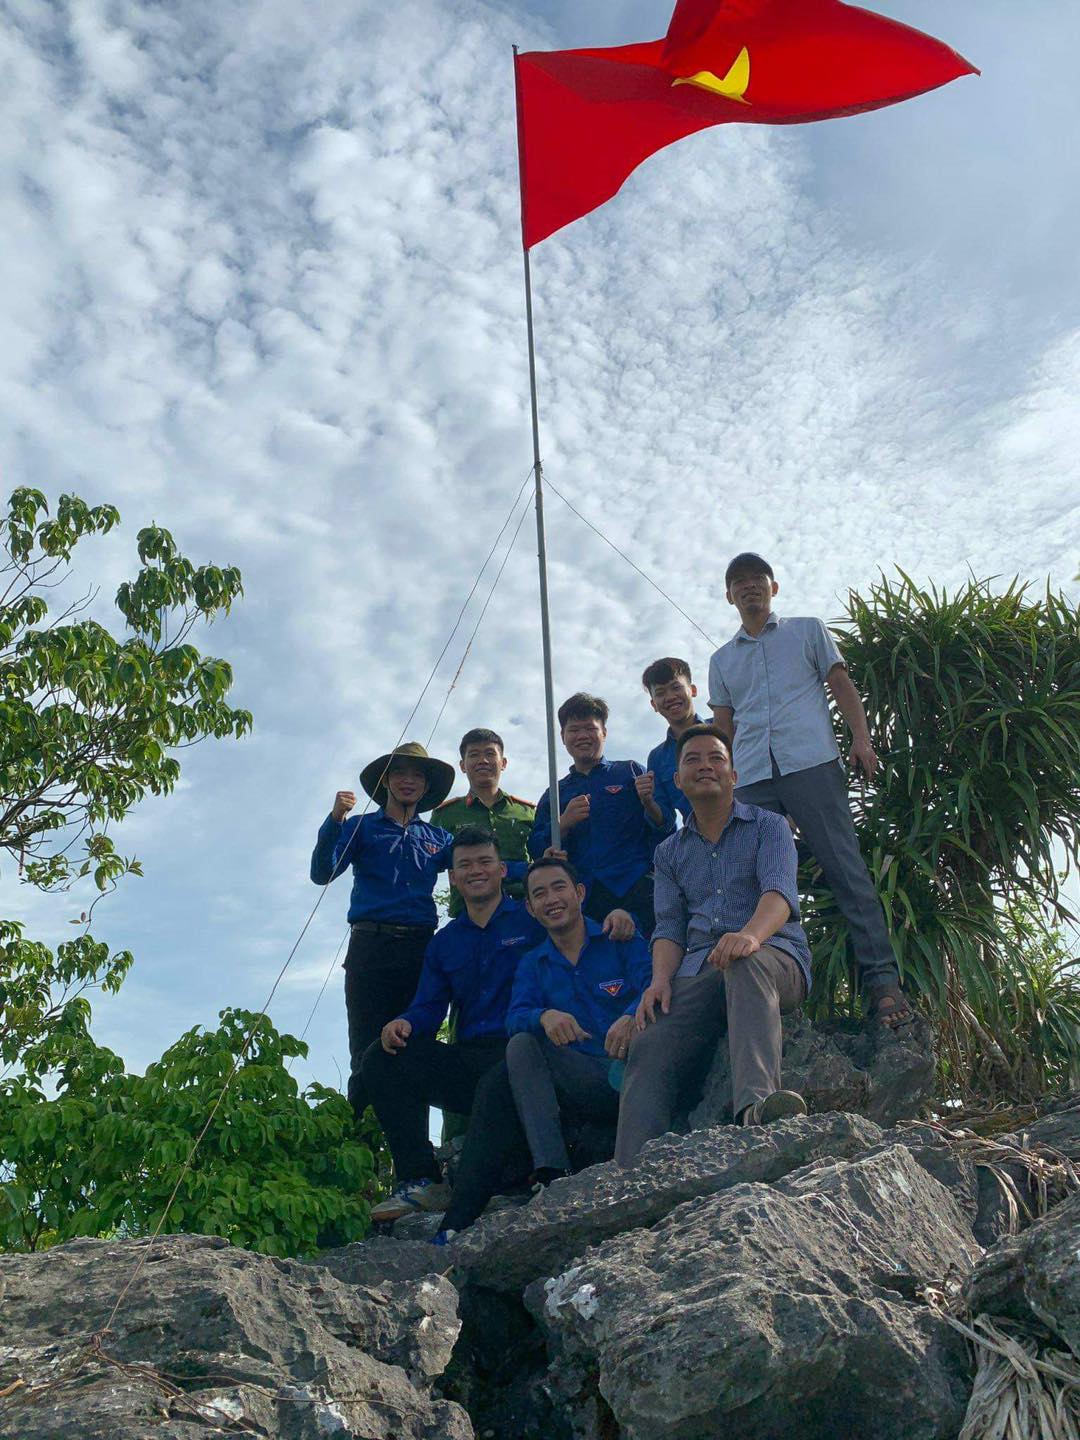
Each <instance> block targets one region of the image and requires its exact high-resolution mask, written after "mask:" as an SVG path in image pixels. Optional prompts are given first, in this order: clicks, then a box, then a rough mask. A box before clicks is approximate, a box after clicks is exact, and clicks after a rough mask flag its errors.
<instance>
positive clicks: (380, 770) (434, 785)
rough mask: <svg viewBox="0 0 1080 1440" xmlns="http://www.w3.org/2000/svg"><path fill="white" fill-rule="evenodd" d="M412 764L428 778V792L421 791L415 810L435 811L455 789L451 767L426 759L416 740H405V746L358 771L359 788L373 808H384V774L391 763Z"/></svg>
mask: <svg viewBox="0 0 1080 1440" xmlns="http://www.w3.org/2000/svg"><path fill="white" fill-rule="evenodd" d="M397 759H402V760H414V761H415V762H416V764H417V765H418V766H419V767H420V769H421V770H423V772H424V774H425V775H426V776H427V787H428V788H427V789H426V790H425V791H424V796H423V799H422V800H421V801H420V802H419V804H418V805H417V807H416V808H417V810H434V808H435V806H436V805H441V804H442V802H443V801H444V800H445V799H446V797H447V796H448V795H449V794H450V791H451V790H452V789H453V788H454V780H455V779H456V778H457V772H456V771H455V769H454V767H453V766H452V765H448V764H447V763H446V761H445V760H436V759H435V757H434V756H432V755H429V754H428V753H427V751H426V750H425V749H424V747H423V745H420V744H418V743H417V742H416V741H415V740H406V742H405V744H404V745H398V746H397V747H396V748H395V749H393V750H391V751H390V752H389V753H388V754H386V755H380V756H379V758H378V759H377V760H372V762H371V764H370V765H365V766H364V768H363V770H361V771H360V784H361V785H362V786H363V787H364V790H365V792H366V793H367V794H368V795H370V796H371V798H372V800H374V801H375V804H376V805H385V804H386V802H387V799H388V798H389V796H388V794H387V790H386V772H387V771H388V770H389V769H390V762H391V761H392V760H397Z"/></svg>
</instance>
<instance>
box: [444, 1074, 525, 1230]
mask: <svg viewBox="0 0 1080 1440" xmlns="http://www.w3.org/2000/svg"><path fill="white" fill-rule="evenodd" d="M532 1168H533V1163H532V1156H531V1154H530V1153H529V1142H528V1141H527V1140H526V1138H525V1131H524V1130H523V1129H522V1126H521V1121H520V1119H519V1118H518V1112H517V1106H516V1105H515V1104H514V1092H513V1091H512V1090H511V1089H510V1075H509V1072H508V1070H507V1068H506V1061H505V1060H500V1062H499V1063H498V1065H493V1066H492V1068H491V1069H490V1070H489V1071H488V1072H487V1074H486V1075H485V1076H484V1078H483V1079H482V1080H481V1081H480V1084H479V1085H478V1086H477V1087H476V1098H475V1100H474V1101H473V1107H472V1113H471V1114H470V1116H469V1133H468V1134H467V1135H466V1136H465V1148H464V1150H463V1151H462V1154H461V1163H460V1164H459V1165H458V1169H457V1175H456V1177H455V1179H454V1197H453V1199H452V1200H451V1201H450V1208H449V1209H448V1210H447V1212H446V1214H445V1215H444V1216H443V1222H442V1223H443V1226H444V1227H445V1228H446V1229H447V1230H464V1229H466V1228H467V1227H468V1226H469V1225H471V1224H472V1223H473V1221H474V1220H475V1219H477V1217H478V1216H480V1215H482V1214H483V1211H484V1207H485V1206H486V1205H487V1203H488V1201H489V1200H490V1199H491V1197H492V1196H493V1195H494V1194H496V1192H497V1191H498V1190H499V1189H500V1188H501V1187H502V1186H503V1185H504V1184H505V1183H506V1181H507V1180H508V1179H509V1178H511V1177H512V1178H514V1179H520V1180H524V1178H525V1177H526V1175H528V1174H529V1173H530V1171H531V1170H532Z"/></svg>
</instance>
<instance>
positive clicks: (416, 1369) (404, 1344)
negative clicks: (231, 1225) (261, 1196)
mask: <svg viewBox="0 0 1080 1440" xmlns="http://www.w3.org/2000/svg"><path fill="white" fill-rule="evenodd" d="M147 1243H148V1242H146V1241H127V1242H123V1241H102V1240H76V1241H72V1242H71V1243H69V1244H67V1245H61V1246H58V1247H56V1249H53V1250H47V1251H45V1252H43V1253H42V1254H38V1255H10V1256H3V1257H0V1313H2V1315H3V1330H2V1334H0V1391H4V1390H7V1389H8V1387H12V1386H14V1387H16V1388H14V1389H12V1390H11V1391H10V1393H9V1394H8V1395H7V1397H6V1398H5V1399H4V1400H0V1436H3V1437H8V1440H14V1437H18V1440H151V1437H153V1440H188V1437H192V1440H195V1437H199V1440H202V1437H206V1436H216V1435H226V1434H239V1433H249V1434H255V1435H262V1436H266V1437H273V1440H323V1437H325V1436H328V1435H337V1436H340V1437H342V1440H391V1437H394V1440H405V1437H424V1440H429V1437H430V1440H436V1437H439V1440H444V1437H451V1440H468V1437H471V1436H472V1433H473V1432H472V1426H471V1424H470V1422H469V1420H468V1417H467V1415H466V1414H465V1412H464V1411H463V1410H462V1409H461V1408H460V1407H459V1406H457V1405H454V1404H451V1403H449V1402H447V1401H444V1400H437V1399H433V1398H432V1397H431V1394H430V1385H431V1382H432V1380H433V1379H434V1378H435V1377H436V1376H438V1375H439V1374H441V1373H442V1370H443V1369H444V1368H445V1366H446V1364H447V1361H448V1360H449V1358H450V1354H451V1351H452V1349H453V1347H454V1344H455V1342H456V1340H457V1336H458V1331H459V1328H460V1327H459V1322H458V1318H457V1294H456V1292H455V1290H454V1288H453V1286H452V1285H450V1284H449V1282H448V1281H447V1280H445V1279H444V1278H442V1277H441V1276H439V1275H437V1274H434V1273H431V1274H429V1275H427V1276H425V1277H424V1278H422V1279H418V1280H407V1281H404V1280H403V1281H398V1280H387V1281H380V1282H379V1283H377V1284H371V1283H368V1282H367V1280H364V1281H361V1282H360V1283H345V1282H343V1281H342V1280H339V1279H338V1278H336V1277H335V1276H334V1274H332V1273H331V1270H330V1269H329V1268H328V1267H319V1266H313V1265H307V1264H303V1263H300V1262H298V1261H292V1260H277V1259H273V1258H270V1257H267V1256H263V1255H255V1254H252V1253H250V1252H249V1251H245V1250H240V1249H236V1248H233V1247H231V1246H228V1245H227V1244H226V1243H225V1242H224V1241H222V1240H218V1239H215V1238H212V1237H206V1236H193V1235H173V1236H167V1237H163V1238H162V1239H161V1240H159V1241H158V1242H157V1244H156V1245H155V1246H154V1248H153V1250H152V1251H151V1252H150V1255H149V1258H148V1260H147V1263H146V1265H145V1267H144V1269H143V1271H142V1273H141V1275H140V1277H139V1279H138V1280H137V1281H136V1282H135V1284H134V1285H133V1286H132V1288H131V1290H130V1291H129V1293H128V1295H127V1297H126V1299H125V1300H124V1303H123V1304H122V1306H121V1308H120V1310H119V1313H118V1315H117V1317H116V1319H115V1320H114V1321H113V1322H112V1324H111V1326H110V1329H109V1331H108V1334H107V1335H106V1336H105V1337H104V1340H103V1343H102V1345H101V1347H100V1348H96V1347H93V1346H91V1347H90V1348H89V1349H87V1348H86V1345H87V1342H88V1341H89V1340H90V1338H91V1337H92V1336H93V1335H94V1333H95V1332H97V1331H99V1330H100V1329H101V1327H102V1326H103V1325H104V1324H105V1322H106V1320H107V1319H108V1316H109V1314H110V1311H111V1310H112V1307H113V1304H114V1302H115V1301H116V1299H117V1297H118V1296H119V1294H120V1292H121V1290H122V1288H123V1286H124V1284H125V1283H126V1281H127V1280H128V1278H129V1276H130V1275H131V1273H132V1271H133V1268H134V1266H135V1264H136V1261H137V1259H138V1258H139V1256H140V1254H142V1253H144V1251H145V1247H146V1245H147ZM80 1347H82V1348H81V1353H80ZM18 1382H22V1383H21V1384H19V1383H18Z"/></svg>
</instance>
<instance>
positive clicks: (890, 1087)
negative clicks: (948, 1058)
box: [690, 1014, 934, 1129]
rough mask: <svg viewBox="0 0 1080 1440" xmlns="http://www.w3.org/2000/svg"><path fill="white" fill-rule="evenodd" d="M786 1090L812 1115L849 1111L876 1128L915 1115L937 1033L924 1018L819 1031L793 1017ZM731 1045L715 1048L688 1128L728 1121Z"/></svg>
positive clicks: (927, 1085)
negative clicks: (888, 1027)
mask: <svg viewBox="0 0 1080 1440" xmlns="http://www.w3.org/2000/svg"><path fill="white" fill-rule="evenodd" d="M782 1077H783V1083H784V1087H785V1089H788V1090H797V1091H798V1092H799V1094H800V1095H802V1096H803V1098H804V1099H805V1100H806V1103H807V1105H808V1106H809V1107H810V1111H811V1113H812V1114H824V1113H825V1112H827V1111H829V1110H846V1111H849V1112H851V1113H853V1114H859V1115H866V1116H868V1117H869V1118H870V1119H871V1120H874V1121H876V1122H877V1123H878V1124H879V1125H886V1126H887V1125H895V1124H896V1122H897V1121H898V1120H911V1119H914V1117H915V1116H916V1115H918V1113H919V1111H920V1110H921V1108H922V1106H923V1105H924V1104H925V1102H926V1101H927V1100H928V1099H929V1098H930V1096H931V1095H932V1093H933V1089H934V1045H933V1032H932V1030H931V1028H930V1025H929V1024H928V1023H927V1021H926V1020H925V1019H923V1017H922V1016H917V1017H916V1019H915V1020H914V1021H913V1022H912V1023H911V1024H910V1025H905V1026H902V1027H901V1028H900V1029H899V1030H897V1031H883V1032H878V1031H875V1030H872V1029H870V1028H868V1027H866V1026H856V1025H854V1024H847V1023H837V1024H835V1025H823V1024H822V1025H814V1024H811V1022H810V1021H809V1020H807V1019H806V1018H805V1017H804V1016H802V1015H800V1014H796V1015H793V1016H789V1017H786V1018H785V1020H784V1059H783V1071H782ZM731 1104H732V1100H731V1068H730V1065H729V1062H728V1047H727V1044H726V1043H725V1042H724V1041H721V1042H720V1044H719V1045H718V1046H717V1050H716V1055H715V1057H714V1059H713V1062H712V1065H711V1067H710V1069H709V1073H708V1076H707V1078H706V1081H705V1085H704V1089H703V1091H702V1098H701V1100H700V1101H699V1103H698V1104H697V1105H696V1107H695V1108H694V1109H693V1110H692V1111H691V1112H690V1125H691V1127H692V1128H694V1129H697V1128H698V1127H699V1126H703V1125H718V1124H723V1123H725V1122H727V1121H729V1120H730V1119H731Z"/></svg>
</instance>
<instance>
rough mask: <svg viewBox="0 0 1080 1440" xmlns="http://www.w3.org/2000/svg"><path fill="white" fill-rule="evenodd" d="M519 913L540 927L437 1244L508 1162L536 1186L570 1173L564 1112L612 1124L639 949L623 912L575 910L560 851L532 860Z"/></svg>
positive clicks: (644, 970)
mask: <svg viewBox="0 0 1080 1440" xmlns="http://www.w3.org/2000/svg"><path fill="white" fill-rule="evenodd" d="M525 885H526V897H527V898H526V905H527V906H528V909H529V913H530V914H531V915H532V916H533V918H534V919H535V920H537V921H538V922H539V924H540V925H541V926H543V928H544V930H546V931H547V940H546V941H545V942H544V943H543V944H541V945H540V946H538V947H537V948H536V949H535V950H531V951H530V952H529V953H528V954H527V955H526V956H525V957H524V959H523V960H522V961H521V963H520V964H519V966H518V969H517V972H516V974H515V976H514V983H513V988H512V990H511V995H510V1006H509V1009H508V1011H507V1016H506V1026H507V1030H508V1031H509V1032H510V1036H511V1038H510V1042H509V1044H508V1045H507V1047H506V1059H505V1061H504V1062H503V1064H502V1065H500V1066H498V1067H497V1068H496V1069H494V1070H491V1071H490V1072H489V1073H488V1074H487V1075H485V1076H484V1078H483V1080H482V1081H481V1083H480V1085H479V1087H478V1088H477V1093H476V1100H475V1103H474V1106H473V1112H472V1118H471V1121H470V1125H469V1134H468V1137H467V1139H466V1141H465V1149H464V1152H463V1154H462V1157H461V1165H460V1168H459V1172H458V1178H457V1182H456V1184H455V1186H454V1196H453V1200H452V1201H451V1203H450V1207H449V1209H448V1210H447V1212H446V1214H445V1216H444V1217H443V1227H444V1228H443V1229H442V1230H441V1231H440V1232H439V1234H438V1236H437V1237H436V1240H437V1242H438V1243H440V1244H442V1243H445V1242H446V1241H447V1240H449V1239H450V1238H452V1236H453V1235H454V1234H455V1233H456V1232H457V1231H459V1230H464V1229H465V1228H466V1226H468V1225H471V1224H472V1223H473V1221H474V1220H475V1219H476V1218H477V1216H478V1215H480V1213H481V1212H482V1211H483V1209H484V1206H485V1205H486V1204H487V1202H488V1201H489V1200H490V1199H491V1197H492V1195H493V1194H494V1193H495V1190H496V1188H497V1186H498V1184H499V1181H500V1178H501V1177H502V1175H503V1174H504V1173H505V1172H506V1171H507V1170H510V1171H512V1172H516V1173H524V1172H525V1171H527V1170H529V1169H530V1168H531V1170H532V1173H533V1176H534V1178H535V1179H536V1180H537V1181H538V1183H540V1184H542V1185H544V1184H548V1183H549V1182H550V1181H552V1180H554V1179H557V1178H558V1177H559V1176H561V1175H565V1174H567V1173H568V1172H569V1167H570V1160H569V1156H568V1154H567V1150H566V1142H565V1140H564V1138H563V1129H562V1120H563V1116H564V1115H572V1116H574V1117H575V1118H577V1119H599V1120H614V1118H615V1116H616V1114H617V1112H618V1108H619V1097H618V1094H617V1092H616V1091H615V1089H614V1088H613V1087H612V1085H611V1083H610V1081H609V1078H608V1077H609V1072H610V1069H611V1065H612V1062H613V1061H615V1060H621V1059H624V1058H625V1056H626V1054H627V1047H628V1045H629V1042H630V1036H631V1034H632V1032H633V1026H634V1014H635V1011H636V1007H637V1003H638V998H639V997H640V995H641V992H642V990H643V988H644V986H645V984H646V982H647V980H648V978H649V952H648V948H647V947H646V945H645V942H644V940H642V938H641V936H640V935H638V934H636V933H635V932H634V930H633V926H632V924H630V923H629V917H628V916H626V915H624V914H619V915H609V916H608V918H607V919H606V920H605V922H604V924H603V926H600V925H598V924H597V923H596V922H595V921H594V920H589V919H587V918H586V917H585V916H584V915H583V914H582V901H583V899H584V895H585V887H584V885H582V884H580V882H579V881H578V878H577V876H576V875H575V873H574V870H573V868H572V867H571V866H570V865H569V864H568V863H567V862H566V861H565V860H558V859H554V858H551V859H543V860H537V861H535V862H534V863H533V864H532V865H530V867H529V871H528V875H527V876H526V880H525Z"/></svg>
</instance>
